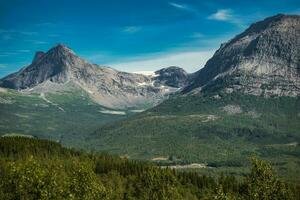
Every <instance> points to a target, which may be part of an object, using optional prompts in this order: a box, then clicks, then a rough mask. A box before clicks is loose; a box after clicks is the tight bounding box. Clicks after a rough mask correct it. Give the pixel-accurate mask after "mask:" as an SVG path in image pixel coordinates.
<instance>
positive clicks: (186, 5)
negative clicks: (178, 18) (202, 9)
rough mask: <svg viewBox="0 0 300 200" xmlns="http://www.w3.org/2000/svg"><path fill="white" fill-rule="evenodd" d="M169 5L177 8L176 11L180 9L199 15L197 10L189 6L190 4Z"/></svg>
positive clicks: (170, 3) (171, 3) (173, 3)
mask: <svg viewBox="0 0 300 200" xmlns="http://www.w3.org/2000/svg"><path fill="white" fill-rule="evenodd" d="M168 4H169V5H170V6H172V7H173V8H176V9H179V10H183V11H187V12H191V13H194V14H196V15H198V14H199V12H198V10H196V9H195V8H193V7H192V6H191V5H188V4H181V3H175V2H168Z"/></svg>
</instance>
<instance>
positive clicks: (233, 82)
mask: <svg viewBox="0 0 300 200" xmlns="http://www.w3.org/2000/svg"><path fill="white" fill-rule="evenodd" d="M299 38H300V16H298V15H282V14H279V15H275V16H272V17H268V18H266V19H264V20H262V21H259V22H256V23H254V24H252V25H251V26H250V27H249V28H248V29H246V30H245V31H244V32H242V33H241V34H239V35H237V36H236V37H234V38H233V39H231V40H229V41H228V42H227V43H225V44H222V45H221V47H220V48H219V49H218V50H217V51H216V52H215V54H214V55H213V57H212V58H211V59H209V60H208V61H207V63H206V65H205V66H204V68H202V69H200V70H199V71H197V72H196V73H195V74H196V78H195V80H194V81H193V83H192V84H191V85H188V86H187V87H186V88H185V89H184V90H183V93H188V92H192V91H193V92H196V93H197V92H200V91H201V90H202V91H204V90H205V88H208V87H211V86H213V85H217V84H218V83H217V82H222V83H223V84H224V83H225V82H227V83H228V82H230V83H229V85H227V87H226V86H225V87H224V88H223V90H224V91H225V90H227V91H229V90H230V91H242V92H243V93H248V94H253V95H264V96H270V95H277V96H298V95H299V94H300V50H299V48H298V47H299V46H300V39H299Z"/></svg>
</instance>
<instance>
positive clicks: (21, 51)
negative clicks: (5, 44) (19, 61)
mask: <svg viewBox="0 0 300 200" xmlns="http://www.w3.org/2000/svg"><path fill="white" fill-rule="evenodd" d="M17 52H18V53H29V52H30V50H29V49H20V50H17Z"/></svg>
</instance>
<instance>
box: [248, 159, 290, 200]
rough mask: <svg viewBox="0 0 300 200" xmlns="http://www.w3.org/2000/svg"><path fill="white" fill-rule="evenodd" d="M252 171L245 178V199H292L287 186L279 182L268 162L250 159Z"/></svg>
mask: <svg viewBox="0 0 300 200" xmlns="http://www.w3.org/2000/svg"><path fill="white" fill-rule="evenodd" d="M251 162H252V169H251V173H250V175H249V176H248V177H247V180H246V183H247V187H248V194H247V197H246V198H247V199H251V200H289V199H293V197H292V195H291V192H290V190H289V188H288V186H287V185H286V184H285V183H284V182H283V181H281V180H279V179H278V178H277V177H276V176H275V175H274V172H273V169H272V166H271V164H270V163H269V162H266V161H262V160H258V159H257V158H255V157H252V158H251Z"/></svg>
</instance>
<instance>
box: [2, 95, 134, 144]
mask: <svg viewBox="0 0 300 200" xmlns="http://www.w3.org/2000/svg"><path fill="white" fill-rule="evenodd" d="M45 97H46V99H47V100H48V101H51V102H52V103H49V102H47V101H45V100H44V99H43V98H41V96H40V95H39V94H32V95H28V94H27V95H25V94H21V93H19V92H16V91H13V90H7V91H1V92H0V136H1V135H5V134H8V135H9V134H28V135H33V136H36V137H39V138H47V139H52V140H61V142H62V143H63V144H65V145H70V146H77V147H80V145H81V142H82V140H83V139H84V137H85V136H86V135H87V133H89V132H92V131H94V130H95V129H96V127H98V126H99V125H103V124H105V123H108V122H112V121H115V120H119V119H124V118H126V117H127V115H112V114H103V113H101V112H99V111H100V110H102V109H105V108H103V107H101V106H100V105H98V104H96V103H94V102H92V101H91V100H90V98H89V97H88V95H87V94H86V93H84V92H83V91H79V90H73V91H69V92H64V93H56V94H46V95H45ZM53 103H54V104H53ZM55 104H56V105H55ZM61 108H62V109H63V110H64V111H63V110H61ZM127 113H128V114H129V115H130V113H129V112H127Z"/></svg>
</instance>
